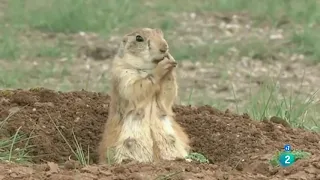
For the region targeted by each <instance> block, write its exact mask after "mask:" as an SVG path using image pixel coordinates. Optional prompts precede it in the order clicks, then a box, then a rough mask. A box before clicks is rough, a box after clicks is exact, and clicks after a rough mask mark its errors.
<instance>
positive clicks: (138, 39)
mask: <svg viewBox="0 0 320 180" xmlns="http://www.w3.org/2000/svg"><path fill="white" fill-rule="evenodd" d="M136 41H138V42H143V41H144V39H143V37H141V36H140V35H137V36H136Z"/></svg>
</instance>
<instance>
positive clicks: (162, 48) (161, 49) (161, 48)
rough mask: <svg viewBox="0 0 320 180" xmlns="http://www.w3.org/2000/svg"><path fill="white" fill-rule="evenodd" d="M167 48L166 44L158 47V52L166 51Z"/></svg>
mask: <svg viewBox="0 0 320 180" xmlns="http://www.w3.org/2000/svg"><path fill="white" fill-rule="evenodd" d="M167 50H168V46H167V45H165V46H162V47H160V52H162V53H165V52H167Z"/></svg>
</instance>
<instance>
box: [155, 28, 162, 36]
mask: <svg viewBox="0 0 320 180" xmlns="http://www.w3.org/2000/svg"><path fill="white" fill-rule="evenodd" d="M155 31H156V32H157V33H158V34H160V35H161V36H163V32H162V30H161V29H158V28H156V29H155Z"/></svg>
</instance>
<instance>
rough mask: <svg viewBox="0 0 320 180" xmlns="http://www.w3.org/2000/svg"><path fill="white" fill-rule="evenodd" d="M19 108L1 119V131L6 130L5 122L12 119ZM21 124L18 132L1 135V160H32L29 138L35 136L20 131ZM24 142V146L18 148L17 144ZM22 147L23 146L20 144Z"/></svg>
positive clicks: (19, 161)
mask: <svg viewBox="0 0 320 180" xmlns="http://www.w3.org/2000/svg"><path fill="white" fill-rule="evenodd" d="M18 111H19V110H16V111H14V112H12V113H10V114H9V115H8V116H7V118H5V119H3V120H1V121H0V133H1V134H2V133H3V132H5V123H7V121H9V120H10V117H12V116H13V115H14V114H16V113H17V112H18ZM20 129H21V126H20V127H19V128H18V129H17V131H16V133H15V134H14V135H13V136H11V137H6V136H1V139H0V162H1V161H3V162H16V163H26V162H29V161H30V160H31V157H30V156H29V155H28V151H29V149H30V148H32V146H30V145H29V144H28V143H29V140H30V139H31V138H33V137H31V136H30V137H28V136H26V135H25V134H23V133H21V132H20ZM22 143H23V144H24V147H23V148H16V147H15V146H16V145H17V144H20V145H21V144H22ZM20 147H21V146H20Z"/></svg>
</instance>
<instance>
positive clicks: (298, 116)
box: [243, 82, 320, 131]
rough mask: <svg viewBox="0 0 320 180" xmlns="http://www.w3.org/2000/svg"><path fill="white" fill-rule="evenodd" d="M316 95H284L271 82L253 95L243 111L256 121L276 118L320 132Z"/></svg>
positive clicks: (294, 125)
mask: <svg viewBox="0 0 320 180" xmlns="http://www.w3.org/2000/svg"><path fill="white" fill-rule="evenodd" d="M301 85H302V82H301ZM300 88H303V87H302V86H301V87H300ZM316 93H317V92H315V93H313V94H312V95H310V96H302V95H300V96H299V95H298V96H297V95H294V94H293V93H292V92H291V93H290V92H289V93H282V92H281V91H280V87H279V86H277V84H276V83H273V82H269V83H266V84H265V85H263V86H262V87H261V88H260V89H259V91H258V92H257V93H256V94H252V95H251V99H250V101H249V102H248V103H247V105H246V106H245V107H244V108H243V111H244V112H246V113H248V114H249V115H250V116H251V117H252V118H253V119H256V120H263V119H264V118H270V117H271V116H276V117H280V118H282V119H284V120H286V121H287V122H288V123H289V124H290V125H291V126H293V127H304V128H307V129H312V130H317V131H319V130H320V128H319V127H320V124H319V119H318V118H317V117H318V115H319V114H320V112H318V111H317V108H318V107H317V105H316V104H315V99H314V98H315V94H316ZM316 114H318V115H316ZM315 115H316V116H315Z"/></svg>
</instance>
